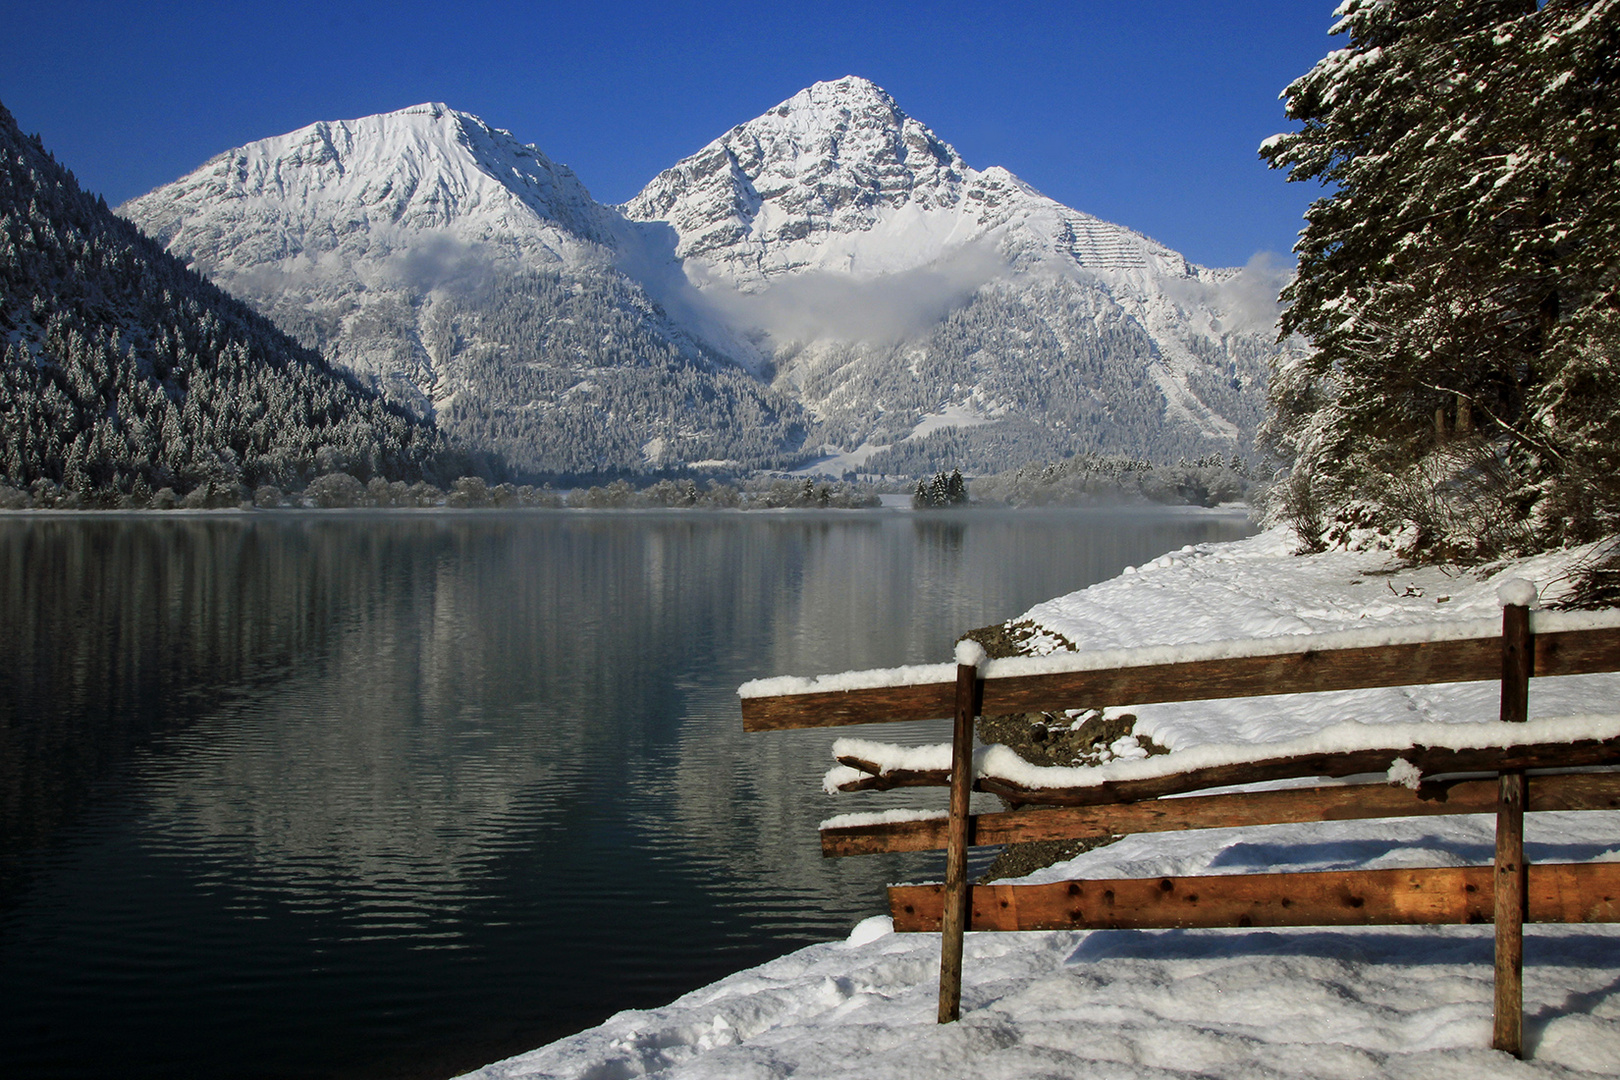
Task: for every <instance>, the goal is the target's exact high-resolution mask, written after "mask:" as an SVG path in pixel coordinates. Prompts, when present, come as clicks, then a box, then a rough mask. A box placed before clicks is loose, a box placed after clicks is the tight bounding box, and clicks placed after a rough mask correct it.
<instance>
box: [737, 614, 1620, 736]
mask: <svg viewBox="0 0 1620 1080" xmlns="http://www.w3.org/2000/svg"><path fill="white" fill-rule="evenodd" d="M1283 640H1292V639H1283ZM1501 641H1502V639H1501V638H1500V637H1499V636H1493V637H1479V638H1462V639H1455V640H1442V641H1420V642H1413V643H1407V644H1399V643H1398V644H1393V645H1376V646H1363V647H1352V648H1343V649H1322V648H1310V647H1305V648H1301V649H1299V650H1297V651H1293V652H1281V653H1272V654H1268V655H1260V656H1236V657H1227V658H1220V659H1211V660H1190V661H1183V662H1180V663H1160V664H1144V665H1140V666H1134V667H1122V668H1108V669H1098V670H1080V671H1066V672H1052V673H1046V674H1032V675H1005V676H998V675H997V674H996V673H995V672H996V669H997V667H998V665H1000V664H1001V663H1002V662H999V661H992V662H991V664H990V671H989V673H988V674H987V675H986V677H985V678H984V680H983V683H984V699H983V705H982V708H983V712H984V713H985V714H986V715H990V716H1000V715H1005V714H1008V713H1023V712H1043V711H1057V710H1061V709H1068V708H1077V707H1090V706H1095V705H1109V706H1125V705H1147V704H1153V703H1160V702H1169V701H1209V700H1216V699H1220V698H1239V697H1267V696H1273V695H1277V694H1300V693H1321V692H1328V691H1334V690H1355V689H1368V688H1376V687H1388V686H1415V685H1418V684H1422V683H1458V682H1479V681H1483V680H1486V679H1499V678H1501V675H1502V644H1501ZM1257 644H1272V641H1271V640H1269V639H1265V638H1262V639H1259V641H1258V642H1257ZM1124 652H1125V653H1126V654H1128V650H1127V651H1124ZM1077 655H1080V656H1083V655H1084V654H1077ZM1617 667H1620V626H1616V627H1603V628H1597V629H1591V630H1573V631H1563V632H1551V633H1546V634H1538V635H1536V637H1535V652H1534V662H1533V666H1532V668H1531V674H1532V675H1533V676H1548V675H1584V674H1591V673H1593V672H1599V671H1613V670H1615V669H1616V668H1617ZM874 674H875V673H874ZM955 700H956V684H955V683H954V682H946V681H940V682H931V683H920V684H915V685H894V686H878V687H868V688H861V689H853V690H831V691H821V692H816V691H811V692H807V693H793V694H775V695H762V696H745V697H743V698H742V717H743V728H744V729H745V730H747V731H780V730H785V729H790V728H809V727H839V726H843V725H848V724H879V723H893V722H899V721H907V720H937V719H942V718H944V717H948V716H951V715H952V713H953V710H954V708H955Z"/></svg>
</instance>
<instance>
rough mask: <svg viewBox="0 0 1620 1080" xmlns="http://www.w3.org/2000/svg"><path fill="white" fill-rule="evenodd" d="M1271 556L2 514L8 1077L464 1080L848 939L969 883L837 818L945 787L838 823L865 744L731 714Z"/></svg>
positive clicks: (1050, 519) (1055, 543)
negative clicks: (1193, 561) (1165, 558)
mask: <svg viewBox="0 0 1620 1080" xmlns="http://www.w3.org/2000/svg"><path fill="white" fill-rule="evenodd" d="M1247 531H1248V528H1247V525H1246V523H1245V522H1244V521H1243V520H1242V519H1241V518H1239V517H1235V516H1220V515H1209V514H1196V513H1178V512H1167V511H1162V510H1116V511H1097V510H1093V511H1085V512H1079V511H1064V512H1055V511H1054V512H1044V511H1023V512H1016V513H995V512H972V513H961V514H946V515H911V514H900V513H875V512H867V513H843V514H832V513H823V514H814V513H802V514H801V513H788V514H771V515H740V514H692V513H688V514H680V513H626V514H579V513H561V512H551V513H543V512H542V513H512V514H505V513H498V512H487V513H478V514H467V515H451V514H416V515H396V516H388V515H383V514H280V515H253V516H224V517H194V516H193V517H181V516H165V517H144V516H140V517H137V516H123V517H119V516H100V517H54V516H52V517H46V516H31V517H30V516H9V517H5V518H0V999H3V1002H4V1003H3V1006H0V1074H3V1075H5V1076H7V1077H12V1076H16V1077H32V1076H51V1077H91V1076H105V1075H118V1076H120V1077H188V1076H214V1077H223V1076H232V1077H362V1078H363V1077H383V1076H388V1077H413V1076H420V1077H441V1076H448V1075H450V1074H452V1073H455V1072H459V1071H462V1070H465V1069H469V1068H473V1067H476V1066H478V1065H481V1064H484V1063H486V1062H489V1061H492V1060H495V1059H498V1058H500V1057H503V1056H506V1055H509V1054H512V1053H516V1052H519V1051H522V1050H526V1049H530V1048H532V1047H534V1046H537V1045H540V1044H542V1043H545V1042H547V1041H550V1040H552V1039H555V1038H558V1037H561V1036H563V1035H567V1034H570V1033H572V1032H574V1031H577V1030H579V1029H581V1028H583V1027H586V1026H589V1025H591V1024H594V1023H597V1022H599V1021H601V1020H602V1019H604V1018H605V1017H607V1016H608V1015H610V1014H612V1013H613V1012H616V1011H618V1010H619V1009H625V1008H633V1007H647V1006H654V1005H658V1004H662V1003H664V1002H666V1001H668V1000H670V999H671V998H673V997H675V996H677V995H678V994H680V993H682V992H684V991H686V990H689V989H692V988H694V987H696V986H700V985H702V984H704V983H707V982H710V981H713V980H714V979H716V978H719V977H720V976H722V975H725V974H727V973H729V972H732V971H735V970H737V969H738V968H741V967H744V966H748V965H752V964H755V963H759V962H762V961H764V960H766V959H769V958H771V957H774V956H777V955H780V954H781V953H783V952H785V951H787V950H789V949H792V948H796V947H798V946H800V945H804V944H808V943H810V942H814V941H825V940H828V939H831V938H835V937H840V936H842V935H844V934H845V933H847V932H848V930H849V927H850V926H851V925H852V924H854V923H855V922H857V921H858V920H860V919H861V918H864V917H866V916H868V915H871V914H876V913H879V912H880V911H881V910H882V904H883V894H882V886H883V885H884V884H885V883H886V882H888V881H892V880H897V879H900V878H903V877H907V876H920V875H925V874H936V873H937V872H938V869H937V865H936V864H937V859H938V857H937V856H908V857H894V856H885V857H882V858H873V859H840V860H823V859H822V858H821V855H820V848H819V844H818V841H817V835H816V823H817V822H818V821H819V820H821V819H822V818H823V817H826V816H828V815H829V814H832V813H836V812H840V811H843V810H850V809H873V808H877V807H880V806H883V805H927V804H928V801H929V800H935V801H938V802H939V803H940V804H941V805H943V799H944V794H943V792H937V793H936V792H927V793H922V794H918V793H915V792H912V793H898V794H889V795H885V796H879V797H877V798H872V797H849V798H847V799H842V800H836V801H835V800H831V799H829V798H828V797H827V796H826V795H824V794H823V793H822V792H821V790H820V776H821V773H822V772H823V771H824V770H825V768H826V767H828V766H829V765H830V764H831V760H830V758H829V756H828V747H829V746H830V744H831V741H832V738H833V737H834V735H835V734H836V733H829V732H826V731H810V732H786V733H771V734H758V735H748V736H744V734H743V732H742V730H741V724H740V721H739V719H738V709H737V701H736V696H735V690H736V687H737V685H738V684H739V683H741V682H743V681H745V680H747V679H750V678H755V677H758V676H762V675H777V674H816V673H819V672H825V671H837V670H843V669H846V668H855V667H877V666H888V665H893V664H901V663H924V662H940V661H946V660H949V658H950V650H951V645H952V642H953V641H955V639H956V638H957V637H958V636H959V635H960V633H961V632H962V631H964V630H967V629H970V628H972V627H975V626H981V625H984V624H987V623H990V622H995V621H999V620H1002V619H1006V618H1009V617H1012V616H1015V615H1018V614H1019V613H1021V612H1023V611H1024V610H1026V609H1027V608H1028V607H1030V606H1031V605H1032V604H1034V603H1036V602H1038V601H1041V600H1044V599H1047V598H1048V597H1051V596H1054V595H1057V594H1059V593H1063V592H1067V591H1070V590H1072V589H1075V588H1079V587H1082V586H1084V585H1086V584H1089V583H1091V582H1094V581H1098V580H1101V579H1103V578H1107V577H1110V576H1112V575H1114V574H1116V573H1117V572H1118V571H1119V570H1120V569H1121V568H1122V567H1124V566H1126V565H1132V564H1138V563H1141V562H1144V561H1146V560H1148V559H1150V558H1152V557H1154V556H1157V555H1159V554H1161V553H1163V552H1165V551H1167V550H1171V549H1174V548H1177V547H1180V546H1181V545H1183V544H1188V543H1196V542H1201V541H1206V540H1220V539H1231V538H1235V537H1237V536H1240V535H1243V534H1244V533H1246V532H1247ZM897 727H898V726H897ZM948 728H949V725H948V723H947V724H943V725H906V726H905V729H904V730H896V727H891V728H888V729H872V728H868V729H864V731H865V732H867V733H877V734H878V737H885V738H894V737H896V736H898V737H900V738H901V739H903V740H907V741H919V740H922V739H929V740H933V739H939V738H948V737H949V731H948ZM884 800H888V801H887V802H885V801H884Z"/></svg>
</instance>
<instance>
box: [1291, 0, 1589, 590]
mask: <svg viewBox="0 0 1620 1080" xmlns="http://www.w3.org/2000/svg"><path fill="white" fill-rule="evenodd" d="M1340 14H1341V15H1342V19H1341V21H1340V23H1339V24H1338V25H1337V26H1336V27H1335V28H1334V32H1335V33H1344V34H1347V35H1348V37H1349V43H1348V47H1347V48H1344V49H1340V50H1338V51H1336V52H1334V53H1331V54H1330V55H1329V56H1328V57H1326V58H1325V59H1324V60H1322V61H1321V62H1320V63H1319V64H1317V66H1316V67H1315V68H1314V69H1313V70H1312V71H1311V72H1309V73H1308V74H1306V75H1305V76H1303V77H1302V78H1300V79H1298V80H1297V81H1295V82H1294V83H1293V84H1292V85H1290V86H1289V87H1288V89H1287V91H1286V93H1285V99H1286V103H1287V110H1288V115H1289V117H1290V118H1292V119H1294V120H1298V121H1301V123H1302V127H1301V129H1300V130H1298V131H1294V132H1289V133H1286V134H1283V135H1278V136H1275V137H1273V138H1272V139H1269V140H1267V142H1266V143H1265V144H1264V145H1263V146H1262V147H1261V155H1262V156H1263V157H1264V158H1265V159H1266V160H1267V161H1268V162H1269V163H1270V164H1271V165H1272V166H1273V167H1274V168H1284V169H1287V170H1289V179H1291V180H1318V181H1321V182H1322V183H1324V184H1326V185H1328V186H1329V187H1330V188H1331V194H1329V195H1327V196H1325V197H1323V198H1321V199H1319V200H1317V202H1316V203H1314V204H1313V205H1312V207H1311V208H1310V210H1309V212H1308V213H1307V215H1306V220H1307V226H1306V229H1305V230H1304V232H1303V233H1302V234H1301V239H1300V242H1299V244H1298V245H1297V246H1296V248H1295V251H1296V252H1297V254H1298V255H1299V259H1300V265H1299V273H1298V276H1297V277H1296V279H1295V281H1294V282H1293V284H1292V285H1290V286H1289V287H1288V289H1287V290H1286V291H1285V292H1284V294H1283V298H1284V300H1285V301H1286V302H1288V303H1289V305H1290V306H1289V308H1288V310H1287V312H1286V313H1285V315H1284V317H1283V323H1282V330H1283V332H1284V333H1285V334H1286V333H1293V332H1300V333H1303V334H1304V335H1306V336H1307V337H1308V338H1309V339H1310V340H1311V342H1312V343H1313V345H1314V346H1315V351H1314V353H1312V354H1311V355H1310V356H1308V357H1306V358H1304V359H1300V360H1297V361H1293V362H1290V363H1287V364H1284V365H1283V366H1281V367H1280V368H1279V370H1277V371H1276V372H1275V373H1274V376H1273V379H1272V382H1271V387H1270V394H1271V399H1272V407H1273V415H1272V417H1271V419H1270V420H1269V421H1268V424H1267V427H1266V430H1265V432H1264V437H1265V439H1266V440H1267V441H1268V443H1269V445H1270V447H1271V448H1272V449H1273V450H1274V451H1277V452H1279V453H1281V454H1282V455H1283V456H1284V457H1286V458H1288V459H1290V460H1291V461H1292V462H1293V466H1294V475H1293V477H1292V478H1291V480H1290V482H1289V483H1288V484H1286V485H1279V490H1280V491H1281V492H1283V495H1282V500H1283V504H1284V509H1285V511H1286V512H1287V513H1288V514H1289V515H1290V516H1292V517H1294V518H1296V519H1303V518H1304V517H1308V516H1310V515H1312V514H1316V513H1320V512H1322V511H1324V510H1325V511H1326V513H1327V515H1328V518H1329V520H1330V522H1331V523H1333V524H1336V525H1337V526H1338V527H1339V528H1341V529H1342V527H1343V526H1345V525H1357V524H1366V525H1372V524H1393V525H1401V526H1415V527H1416V534H1415V543H1414V547H1415V548H1416V549H1419V550H1421V551H1423V552H1424V553H1426V554H1427V555H1429V556H1431V557H1440V558H1469V557H1475V558H1477V557H1483V556H1487V555H1490V554H1493V553H1496V552H1500V551H1508V550H1514V549H1521V550H1522V549H1525V548H1529V547H1536V546H1542V545H1546V544H1555V543H1559V542H1562V541H1566V540H1574V539H1583V538H1587V537H1592V536H1597V535H1602V534H1605V533H1610V532H1613V531H1615V530H1616V528H1617V527H1620V468H1617V467H1616V466H1620V459H1617V455H1620V419H1617V411H1620V393H1617V391H1620V376H1617V375H1616V370H1615V369H1616V364H1617V362H1620V354H1617V352H1616V341H1617V340H1620V333H1617V326H1620V269H1617V256H1620V164H1617V162H1620V131H1617V113H1620V110H1617V101H1620V99H1617V96H1616V81H1617V78H1620V0H1597V2H1590V0H1587V2H1577V0H1547V2H1546V3H1545V4H1543V5H1538V4H1537V3H1536V0H1347V2H1346V3H1345V4H1344V5H1343V6H1342V7H1341V8H1340ZM1332 535H1333V528H1332V527H1331V525H1330V530H1329V536H1330V538H1331V536H1332Z"/></svg>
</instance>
